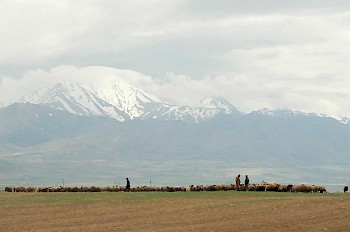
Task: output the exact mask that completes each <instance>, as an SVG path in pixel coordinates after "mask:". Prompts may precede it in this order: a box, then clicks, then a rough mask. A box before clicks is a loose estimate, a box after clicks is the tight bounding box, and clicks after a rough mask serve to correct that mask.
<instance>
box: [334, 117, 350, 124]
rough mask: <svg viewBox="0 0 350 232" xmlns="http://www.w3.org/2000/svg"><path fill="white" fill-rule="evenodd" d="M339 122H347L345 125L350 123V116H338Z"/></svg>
mask: <svg viewBox="0 0 350 232" xmlns="http://www.w3.org/2000/svg"><path fill="white" fill-rule="evenodd" d="M336 119H337V120H338V121H339V122H341V123H343V124H345V125H348V124H349V125H350V118H346V117H342V118H336Z"/></svg>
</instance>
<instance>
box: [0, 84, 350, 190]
mask: <svg viewBox="0 0 350 232" xmlns="http://www.w3.org/2000/svg"><path fill="white" fill-rule="evenodd" d="M0 122H1V123H0V185H9V184H10V185H11V184H15V185H20V184H22V185H33V184H34V185H45V184H50V185H59V184H60V182H61V180H62V179H66V183H71V184H81V185H84V184H95V185H98V184H100V185H102V184H109V185H111V184H113V183H114V184H122V183H123V179H124V177H126V176H129V177H131V179H132V180H133V181H134V183H137V184H145V183H147V182H148V183H149V179H153V183H155V184H158V185H162V184H178V185H186V184H205V183H227V182H232V181H233V178H234V176H235V175H236V174H238V173H241V174H249V175H250V176H251V180H252V181H253V182H254V180H256V181H261V180H268V181H278V182H280V183H296V182H298V183H300V182H303V183H310V182H312V183H315V184H316V183H317V184H328V185H333V184H344V183H346V182H348V181H349V179H348V178H349V171H348V170H349V166H350V160H349V154H350V143H349V141H350V124H349V120H348V119H347V118H342V119H339V120H338V119H335V118H332V117H327V116H325V115H318V114H314V113H303V112H297V111H292V110H281V109H278V110H269V109H262V110H258V111H253V112H250V113H243V112H240V111H239V110H238V109H237V108H235V107H234V106H233V105H232V104H231V103H229V102H228V101H226V100H225V99H223V98H220V97H206V98H204V99H202V100H201V101H200V103H199V104H198V106H196V107H190V106H177V105H174V104H170V103H168V102H166V101H164V100H162V99H160V98H159V97H157V96H155V95H152V94H149V93H146V92H145V91H143V90H141V89H138V88H136V87H133V86H131V85H129V84H127V83H124V82H112V83H105V85H104V86H96V85H93V84H91V83H84V84H78V83H69V82H63V83H57V84H55V85H53V86H50V87H48V88H45V89H41V90H39V91H37V92H35V93H33V94H30V95H27V96H23V97H22V98H21V99H20V100H18V101H17V102H14V103H13V104H11V105H8V106H6V107H2V108H0Z"/></svg>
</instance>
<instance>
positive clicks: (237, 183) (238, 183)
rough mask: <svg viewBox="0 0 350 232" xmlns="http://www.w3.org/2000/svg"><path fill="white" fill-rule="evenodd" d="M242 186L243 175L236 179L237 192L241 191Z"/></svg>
mask: <svg viewBox="0 0 350 232" xmlns="http://www.w3.org/2000/svg"><path fill="white" fill-rule="evenodd" d="M240 186H241V174H238V176H237V177H236V190H237V191H238V190H239V187H240Z"/></svg>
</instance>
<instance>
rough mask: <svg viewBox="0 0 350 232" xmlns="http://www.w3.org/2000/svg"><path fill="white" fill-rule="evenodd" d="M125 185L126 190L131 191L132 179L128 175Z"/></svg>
mask: <svg viewBox="0 0 350 232" xmlns="http://www.w3.org/2000/svg"><path fill="white" fill-rule="evenodd" d="M125 187H126V191H128V192H129V191H130V180H129V178H128V177H127V178H126V186H125Z"/></svg>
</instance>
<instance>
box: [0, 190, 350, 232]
mask: <svg viewBox="0 0 350 232" xmlns="http://www.w3.org/2000/svg"><path fill="white" fill-rule="evenodd" d="M0 231H4V232H5V231H36V232H39V231H46V232H47V231H350V194H340V193H339V194H305V193H251V192H199V193H194V192H182V193H131V192H128V193H122V192H121V193H5V192H1V193H0Z"/></svg>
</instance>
